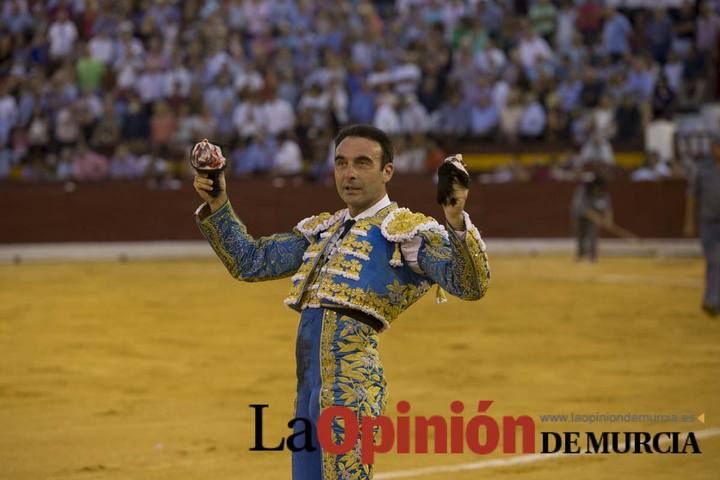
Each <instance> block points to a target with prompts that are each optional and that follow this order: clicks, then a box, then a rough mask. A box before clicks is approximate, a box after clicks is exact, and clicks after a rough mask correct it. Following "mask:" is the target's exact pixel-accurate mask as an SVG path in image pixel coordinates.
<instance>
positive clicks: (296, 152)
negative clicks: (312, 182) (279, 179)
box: [273, 131, 303, 176]
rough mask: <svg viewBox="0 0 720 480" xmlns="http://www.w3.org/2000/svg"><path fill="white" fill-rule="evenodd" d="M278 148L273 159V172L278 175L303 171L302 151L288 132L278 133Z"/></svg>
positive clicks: (295, 173) (288, 174)
mask: <svg viewBox="0 0 720 480" xmlns="http://www.w3.org/2000/svg"><path fill="white" fill-rule="evenodd" d="M277 138H278V144H279V146H278V149H277V152H276V153H275V159H274V161H273V173H275V174H276V175H280V176H290V175H298V174H300V173H302V171H303V159H302V152H301V151H300V147H299V146H298V144H297V142H296V141H295V140H294V139H293V138H292V135H291V134H290V133H289V132H287V131H286V132H280V133H279V134H278V137H277Z"/></svg>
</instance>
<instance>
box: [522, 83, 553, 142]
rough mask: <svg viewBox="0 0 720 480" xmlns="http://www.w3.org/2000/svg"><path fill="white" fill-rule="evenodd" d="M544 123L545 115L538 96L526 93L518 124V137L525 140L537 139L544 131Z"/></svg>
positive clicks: (545, 122)
mask: <svg viewBox="0 0 720 480" xmlns="http://www.w3.org/2000/svg"><path fill="white" fill-rule="evenodd" d="M546 124H547V115H546V114H545V109H544V108H543V106H542V104H541V103H540V100H539V99H538V96H537V95H536V94H534V93H528V94H527V96H526V97H525V105H524V108H523V112H522V115H521V116H520V124H519V126H518V133H519V134H520V137H521V138H524V139H527V140H538V139H540V138H542V136H543V134H544V133H545V125H546Z"/></svg>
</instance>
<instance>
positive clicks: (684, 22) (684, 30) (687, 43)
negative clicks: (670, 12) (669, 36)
mask: <svg viewBox="0 0 720 480" xmlns="http://www.w3.org/2000/svg"><path fill="white" fill-rule="evenodd" d="M694 3H695V2H693V1H691V0H684V1H683V3H682V5H681V6H680V9H679V10H678V11H677V13H676V15H675V19H674V22H673V24H674V26H673V31H674V40H673V46H672V48H673V51H675V52H676V53H678V54H680V56H682V57H684V56H686V55H687V54H688V53H689V52H690V48H691V47H692V46H693V42H694V40H695V30H696V25H695V23H696V18H697V15H696V14H695V5H694Z"/></svg>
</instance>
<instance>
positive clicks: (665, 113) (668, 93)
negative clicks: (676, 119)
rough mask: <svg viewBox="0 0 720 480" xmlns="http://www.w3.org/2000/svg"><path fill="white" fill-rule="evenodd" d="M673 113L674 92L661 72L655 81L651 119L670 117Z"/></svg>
mask: <svg viewBox="0 0 720 480" xmlns="http://www.w3.org/2000/svg"><path fill="white" fill-rule="evenodd" d="M674 111H675V92H674V91H673V89H672V88H670V84H669V83H668V80H667V77H666V76H665V72H664V71H661V72H660V73H659V74H658V76H657V80H656V81H655V88H654V89H653V96H652V112H653V117H671V116H672V115H673V113H674Z"/></svg>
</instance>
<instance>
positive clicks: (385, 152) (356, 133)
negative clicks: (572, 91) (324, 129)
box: [335, 124, 394, 168]
mask: <svg viewBox="0 0 720 480" xmlns="http://www.w3.org/2000/svg"><path fill="white" fill-rule="evenodd" d="M347 137H360V138H367V139H368V140H372V141H373V142H376V143H378V144H379V145H380V148H381V149H382V159H381V163H380V168H383V167H384V166H385V165H387V164H388V163H392V161H393V155H394V149H393V144H392V141H391V140H390V137H388V136H387V134H386V133H385V132H383V131H382V130H380V129H379V128H375V127H373V126H372V125H361V124H358V125H349V126H347V127H344V128H342V129H341V130H340V131H339V132H338V134H337V136H336V137H335V148H337V147H338V145H340V143H341V142H342V141H343V140H345V139H346V138H347Z"/></svg>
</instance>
